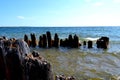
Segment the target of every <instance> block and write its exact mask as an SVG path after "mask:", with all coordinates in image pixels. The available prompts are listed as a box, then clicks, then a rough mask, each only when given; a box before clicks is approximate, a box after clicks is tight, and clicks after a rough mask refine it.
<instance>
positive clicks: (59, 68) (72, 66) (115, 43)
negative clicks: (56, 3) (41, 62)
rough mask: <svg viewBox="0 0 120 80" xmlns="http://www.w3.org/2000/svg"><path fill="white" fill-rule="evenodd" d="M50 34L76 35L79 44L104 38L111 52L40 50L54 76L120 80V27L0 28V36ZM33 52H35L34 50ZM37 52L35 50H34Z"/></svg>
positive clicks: (95, 50)
mask: <svg viewBox="0 0 120 80" xmlns="http://www.w3.org/2000/svg"><path fill="white" fill-rule="evenodd" d="M46 31H50V32H51V34H52V38H53V37H54V34H55V33H58V35H59V38H62V39H64V38H67V37H68V35H69V34H72V35H74V34H77V35H78V36H79V39H80V41H81V42H82V41H83V40H87V39H96V38H100V37H101V36H107V37H109V38H110V44H109V49H107V50H101V49H97V48H96V46H95V43H94V48H93V49H84V48H83V47H80V48H79V49H67V48H59V49H54V48H52V49H39V48H36V50H37V51H39V52H40V54H41V55H42V56H43V57H45V58H46V59H47V60H48V61H49V62H51V64H52V67H53V72H54V75H55V74H65V75H73V76H75V77H76V80H89V78H93V79H90V80H119V79H120V64H119V63H120V27H0V36H6V37H7V38H23V37H24V34H27V35H28V36H29V39H30V33H35V35H36V37H37V39H38V38H39V36H40V35H42V34H45V33H46ZM31 50H32V49H31ZM33 50H34V49H33Z"/></svg>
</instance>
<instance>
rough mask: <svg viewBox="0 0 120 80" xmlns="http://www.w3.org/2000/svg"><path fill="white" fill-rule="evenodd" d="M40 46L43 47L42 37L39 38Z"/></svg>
mask: <svg viewBox="0 0 120 80" xmlns="http://www.w3.org/2000/svg"><path fill="white" fill-rule="evenodd" d="M38 46H39V47H43V37H42V36H40V37H39V42H38Z"/></svg>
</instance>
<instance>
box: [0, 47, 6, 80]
mask: <svg viewBox="0 0 120 80" xmlns="http://www.w3.org/2000/svg"><path fill="white" fill-rule="evenodd" d="M5 67H6V66H5V59H4V52H3V49H2V47H0V80H5V79H6V70H5Z"/></svg>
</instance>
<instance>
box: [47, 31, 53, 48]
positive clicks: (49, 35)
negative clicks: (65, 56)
mask: <svg viewBox="0 0 120 80" xmlns="http://www.w3.org/2000/svg"><path fill="white" fill-rule="evenodd" d="M46 34H47V42H48V47H49V48H51V47H52V38H51V33H50V32H49V31H47V32H46Z"/></svg>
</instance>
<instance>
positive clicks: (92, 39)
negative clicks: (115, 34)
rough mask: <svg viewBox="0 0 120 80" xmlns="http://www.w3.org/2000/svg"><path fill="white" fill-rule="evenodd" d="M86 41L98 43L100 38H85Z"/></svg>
mask: <svg viewBox="0 0 120 80" xmlns="http://www.w3.org/2000/svg"><path fill="white" fill-rule="evenodd" d="M85 39H86V40H91V41H97V40H98V39H99V38H91V37H87V38H85Z"/></svg>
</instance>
